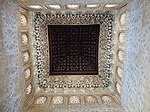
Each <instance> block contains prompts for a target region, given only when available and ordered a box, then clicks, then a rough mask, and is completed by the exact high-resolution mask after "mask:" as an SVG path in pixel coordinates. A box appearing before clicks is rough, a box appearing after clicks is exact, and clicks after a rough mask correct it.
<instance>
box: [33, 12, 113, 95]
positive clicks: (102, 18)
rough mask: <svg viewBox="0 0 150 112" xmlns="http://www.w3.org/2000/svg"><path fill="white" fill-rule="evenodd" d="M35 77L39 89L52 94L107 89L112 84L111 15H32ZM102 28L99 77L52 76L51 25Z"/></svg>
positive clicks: (100, 13) (99, 50) (106, 13)
mask: <svg viewBox="0 0 150 112" xmlns="http://www.w3.org/2000/svg"><path fill="white" fill-rule="evenodd" d="M31 24H33V26H34V27H33V33H32V34H33V37H34V38H33V47H34V49H33V50H34V51H33V52H34V58H35V59H34V60H35V62H34V63H35V65H34V67H35V68H34V75H35V81H36V86H37V88H41V89H43V90H45V91H46V92H51V93H60V92H61V93H70V92H71V93H72V92H74V93H75V92H77V91H78V92H79V93H85V92H89V91H93V90H104V89H105V88H107V87H109V86H110V85H111V83H112V80H111V77H112V72H113V69H112V68H113V67H112V66H113V51H112V48H113V41H112V40H113V39H112V38H113V24H114V14H113V13H112V12H105V13H102V12H95V13H94V14H93V13H90V12H88V13H83V12H77V13H76V14H73V13H71V12H66V13H65V14H62V13H55V14H53V13H43V14H42V13H32V23H31ZM90 24H99V25H100V35H99V45H98V75H81V76H77V75H72V76H71V75H59V76H52V75H50V72H49V70H50V66H49V65H50V63H49V59H50V57H49V43H48V25H90Z"/></svg>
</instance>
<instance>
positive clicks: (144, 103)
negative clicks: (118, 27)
mask: <svg viewBox="0 0 150 112" xmlns="http://www.w3.org/2000/svg"><path fill="white" fill-rule="evenodd" d="M149 9H150V2H149V1H148V0H134V1H133V2H131V3H130V4H129V7H128V20H127V22H128V25H127V32H126V39H125V53H124V54H125V55H124V74H123V84H122V94H121V97H122V104H123V106H124V107H125V108H126V110H127V111H128V112H149V108H150V97H149V95H150V88H149V84H150V80H149V79H150V77H149V76H148V75H149V73H150V72H149V70H150V49H149V44H150V32H149V30H150V19H149V18H150V11H149Z"/></svg>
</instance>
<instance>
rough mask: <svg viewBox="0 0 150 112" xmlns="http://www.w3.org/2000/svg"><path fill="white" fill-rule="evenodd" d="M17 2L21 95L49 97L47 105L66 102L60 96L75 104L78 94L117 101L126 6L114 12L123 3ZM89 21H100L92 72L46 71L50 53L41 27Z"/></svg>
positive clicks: (89, 99)
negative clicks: (23, 88)
mask: <svg viewBox="0 0 150 112" xmlns="http://www.w3.org/2000/svg"><path fill="white" fill-rule="evenodd" d="M18 3H19V5H20V6H21V7H22V8H21V9H20V20H21V21H20V35H21V44H22V49H23V50H22V51H23V61H24V66H25V69H24V76H25V79H26V82H27V86H26V94H27V97H28V96H34V97H33V102H35V104H45V103H46V102H49V101H50V102H51V105H57V104H60V105H61V104H64V102H66V101H65V100H66V98H67V99H68V100H67V102H68V104H76V103H77V104H80V103H81V102H82V100H83V97H84V102H85V103H90V102H95V103H100V102H101V103H113V102H117V103H119V101H118V99H119V95H120V92H121V78H122V69H123V43H124V38H125V35H124V31H125V24H126V23H125V22H126V21H125V17H126V10H121V11H120V8H122V7H123V6H125V5H126V3H121V4H120V3H116V4H114V3H111V4H106V3H105V4H100V3H99V4H98V5H95V4H94V3H93V4H82V3H81V4H80V5H76V4H74V5H73V4H69V2H68V3H67V4H61V5H59V4H56V3H55V5H52V4H50V5H49V4H38V2H37V4H33V3H32V2H30V3H27V2H18ZM23 8H25V9H26V10H28V11H26V10H25V9H23ZM82 10H84V11H82ZM117 10H118V11H117ZM92 24H98V25H99V26H100V35H99V42H98V75H90V74H89V75H85V74H83V75H80V76H79V75H64V74H63V75H61V74H60V75H56V76H51V74H50V65H51V64H50V58H51V55H49V54H50V51H49V48H50V47H51V45H50V43H49V41H48V38H49V37H48V27H47V26H48V25H92ZM97 94H98V95H99V96H97ZM65 95H69V96H67V97H65ZM85 95H86V96H85ZM113 95H114V96H113ZM99 98H100V99H101V101H100V102H99V101H98V99H99Z"/></svg>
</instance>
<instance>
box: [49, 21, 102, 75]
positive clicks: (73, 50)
mask: <svg viewBox="0 0 150 112" xmlns="http://www.w3.org/2000/svg"><path fill="white" fill-rule="evenodd" d="M99 31H100V25H99V24H94V25H48V36H49V48H50V49H49V50H50V57H51V59H50V75H63V74H65V75H67V74H68V75H88V74H89V75H98V42H99Z"/></svg>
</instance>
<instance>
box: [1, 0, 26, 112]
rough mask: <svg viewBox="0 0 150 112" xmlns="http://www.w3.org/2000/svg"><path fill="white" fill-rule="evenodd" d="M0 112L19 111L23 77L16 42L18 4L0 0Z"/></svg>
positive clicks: (21, 100)
mask: <svg viewBox="0 0 150 112" xmlns="http://www.w3.org/2000/svg"><path fill="white" fill-rule="evenodd" d="M0 23H1V24H0V112H21V111H22V102H23V96H24V95H23V93H24V89H23V87H24V86H23V84H24V82H23V79H22V78H23V77H22V76H21V74H22V63H21V53H20V49H19V44H18V29H19V26H18V6H17V5H16V4H14V3H13V2H12V1H11V0H4V1H3V0H2V1H1V7H0Z"/></svg>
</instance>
